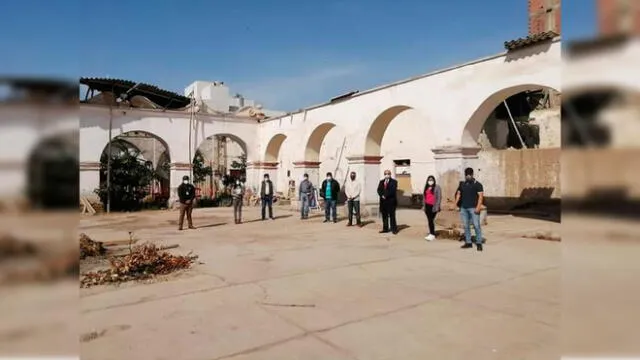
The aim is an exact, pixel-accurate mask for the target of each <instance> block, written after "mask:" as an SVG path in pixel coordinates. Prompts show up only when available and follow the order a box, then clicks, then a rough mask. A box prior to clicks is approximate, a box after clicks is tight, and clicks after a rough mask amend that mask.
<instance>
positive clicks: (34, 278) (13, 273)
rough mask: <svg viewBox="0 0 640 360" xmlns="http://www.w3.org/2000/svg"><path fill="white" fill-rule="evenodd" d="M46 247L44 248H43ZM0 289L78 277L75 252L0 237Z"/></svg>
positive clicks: (6, 236)
mask: <svg viewBox="0 0 640 360" xmlns="http://www.w3.org/2000/svg"><path fill="white" fill-rule="evenodd" d="M47 245H48V246H47ZM0 265H2V267H0V285H10V284H25V283H33V282H51V281H56V280H60V279H63V278H67V279H69V278H74V277H75V278H76V279H77V276H78V266H79V259H78V251H77V249H76V248H75V247H72V248H66V247H64V246H59V247H57V246H55V244H49V243H38V242H31V241H27V240H23V239H19V238H16V237H14V236H12V235H3V236H0Z"/></svg>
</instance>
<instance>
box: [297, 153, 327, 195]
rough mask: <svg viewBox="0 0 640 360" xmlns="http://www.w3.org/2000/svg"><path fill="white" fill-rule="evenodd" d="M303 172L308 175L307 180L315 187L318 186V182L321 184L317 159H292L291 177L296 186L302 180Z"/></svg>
mask: <svg viewBox="0 0 640 360" xmlns="http://www.w3.org/2000/svg"><path fill="white" fill-rule="evenodd" d="M304 174H307V175H309V181H311V183H312V184H313V186H315V187H316V188H318V189H319V188H320V184H322V181H321V180H320V179H322V178H321V177H320V162H319V161H304V160H301V161H294V162H293V174H292V177H293V179H295V181H296V186H298V185H299V184H300V181H302V176H303V175H304Z"/></svg>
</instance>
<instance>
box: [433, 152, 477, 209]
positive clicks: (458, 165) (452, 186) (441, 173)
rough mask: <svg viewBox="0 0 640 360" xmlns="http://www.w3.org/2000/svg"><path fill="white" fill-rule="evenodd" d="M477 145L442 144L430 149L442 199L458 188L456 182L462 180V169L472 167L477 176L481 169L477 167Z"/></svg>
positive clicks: (448, 196)
mask: <svg viewBox="0 0 640 360" xmlns="http://www.w3.org/2000/svg"><path fill="white" fill-rule="evenodd" d="M480 150H481V149H480V148H479V147H465V146H443V147H437V148H434V149H431V151H433V154H434V159H435V163H436V164H435V165H436V176H437V179H436V181H437V182H438V184H440V187H441V188H442V192H443V200H444V201H446V199H451V200H452V201H453V196H454V195H455V191H456V189H457V188H458V183H459V182H460V181H462V180H464V169H465V168H467V167H471V168H473V170H474V171H475V175H476V177H478V178H479V176H480V171H481V169H478V164H479V162H478V153H479V152H480Z"/></svg>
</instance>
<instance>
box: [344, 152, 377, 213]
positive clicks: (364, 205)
mask: <svg viewBox="0 0 640 360" xmlns="http://www.w3.org/2000/svg"><path fill="white" fill-rule="evenodd" d="M380 160H382V156H366V155H353V156H347V161H348V162H349V172H352V171H353V172H355V173H356V179H357V180H358V181H360V184H361V185H362V192H361V193H360V209H361V211H362V214H363V215H364V216H366V215H376V214H378V210H379V197H378V183H379V182H380Z"/></svg>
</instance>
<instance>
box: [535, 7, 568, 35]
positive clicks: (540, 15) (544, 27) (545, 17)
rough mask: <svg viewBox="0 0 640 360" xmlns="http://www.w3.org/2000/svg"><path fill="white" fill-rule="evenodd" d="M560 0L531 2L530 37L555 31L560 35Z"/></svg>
mask: <svg viewBox="0 0 640 360" xmlns="http://www.w3.org/2000/svg"><path fill="white" fill-rule="evenodd" d="M560 9H561V7H560V0H529V35H535V34H539V33H543V32H547V31H553V32H554V33H556V34H558V35H560V30H561V22H562V17H561V15H560V13H561V12H560Z"/></svg>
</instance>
